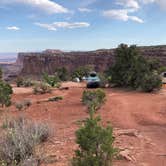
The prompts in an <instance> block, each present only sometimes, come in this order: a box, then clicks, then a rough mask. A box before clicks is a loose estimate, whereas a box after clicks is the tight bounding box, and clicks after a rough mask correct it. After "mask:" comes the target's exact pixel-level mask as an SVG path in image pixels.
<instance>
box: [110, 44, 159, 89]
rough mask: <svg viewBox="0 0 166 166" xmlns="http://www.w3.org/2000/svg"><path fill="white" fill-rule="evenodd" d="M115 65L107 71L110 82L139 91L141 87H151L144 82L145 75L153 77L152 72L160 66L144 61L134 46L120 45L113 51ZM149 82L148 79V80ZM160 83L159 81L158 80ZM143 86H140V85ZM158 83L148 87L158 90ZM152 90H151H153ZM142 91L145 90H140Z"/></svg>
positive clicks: (155, 62)
mask: <svg viewBox="0 0 166 166" xmlns="http://www.w3.org/2000/svg"><path fill="white" fill-rule="evenodd" d="M115 54H116V56H115V63H114V64H113V66H112V67H111V68H110V69H109V70H108V71H107V76H111V82H112V83H113V84H115V85H116V86H119V87H126V88H133V89H141V88H142V87H147V86H151V85H150V84H149V83H148V82H149V81H144V78H147V76H146V75H151V76H152V75H153V73H154V71H158V69H159V67H160V65H159V62H158V61H157V60H152V59H151V60H146V59H145V58H144V57H143V56H140V55H139V51H138V49H137V47H136V46H130V47H128V46H127V45H124V44H121V45H120V46H119V47H118V48H117V49H116V51H115ZM148 80H149V79H148ZM158 81H159V82H161V79H160V80H159V79H158ZM143 83H144V84H145V85H142V84H143ZM158 86H159V87H160V83H156V84H153V86H151V87H149V89H151V88H152V87H153V89H158V88H159V87H158ZM153 89H152V90H153ZM142 90H143V91H144V90H145V88H142Z"/></svg>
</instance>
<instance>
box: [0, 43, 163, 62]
mask: <svg viewBox="0 0 166 166" xmlns="http://www.w3.org/2000/svg"><path fill="white" fill-rule="evenodd" d="M120 44H127V45H136V46H138V47H155V46H166V44H150V45H138V44H128V43H119V44H118V45H117V46H116V47H109V48H106V47H105V48H102V47H101V48H96V49H84V50H81V49H80V50H79V49H75V50H74V49H73V50H65V49H59V48H45V49H41V50H25V51H24V50H23V51H17V52H16V51H15V52H14V51H11V52H8V51H7V52H5V51H2V52H0V59H1V57H2V56H3V57H5V58H8V57H9V58H10V57H11V56H12V57H17V55H18V53H21V52H42V51H45V50H60V51H64V52H70V51H95V50H101V49H115V48H117V47H118V46H119V45H120Z"/></svg>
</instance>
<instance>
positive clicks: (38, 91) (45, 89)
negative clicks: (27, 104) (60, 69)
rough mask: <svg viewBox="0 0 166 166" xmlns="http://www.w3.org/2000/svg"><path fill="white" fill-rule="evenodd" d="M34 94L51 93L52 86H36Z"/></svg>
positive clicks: (42, 84) (44, 84) (41, 84)
mask: <svg viewBox="0 0 166 166" xmlns="http://www.w3.org/2000/svg"><path fill="white" fill-rule="evenodd" d="M33 92H34V94H45V93H51V87H50V85H48V84H46V83H43V82H41V83H38V84H36V85H35V86H34V88H33Z"/></svg>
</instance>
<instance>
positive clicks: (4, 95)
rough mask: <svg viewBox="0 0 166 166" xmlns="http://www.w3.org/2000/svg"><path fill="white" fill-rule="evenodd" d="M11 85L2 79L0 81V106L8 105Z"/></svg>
mask: <svg viewBox="0 0 166 166" xmlns="http://www.w3.org/2000/svg"><path fill="white" fill-rule="evenodd" d="M12 93H13V91H12V87H11V86H10V85H9V84H8V83H6V82H3V81H0V104H1V106H2V107H3V106H10V104H11V94H12Z"/></svg>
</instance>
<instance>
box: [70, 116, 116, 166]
mask: <svg viewBox="0 0 166 166" xmlns="http://www.w3.org/2000/svg"><path fill="white" fill-rule="evenodd" d="M99 122H100V118H99V117H96V118H94V117H92V118H88V119H87V120H86V121H85V122H84V125H83V127H81V128H80V129H79V130H78V131H77V132H76V142H77V144H78V145H79V149H78V150H76V151H75V156H74V157H73V160H72V165H73V166H85V165H87V166H90V165H91V166H111V165H112V160H113V158H114V157H115V156H116V154H117V149H116V148H114V147H113V142H114V137H113V129H112V127H110V126H108V127H107V128H103V127H101V125H100V124H99Z"/></svg>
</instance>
